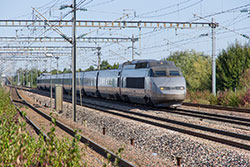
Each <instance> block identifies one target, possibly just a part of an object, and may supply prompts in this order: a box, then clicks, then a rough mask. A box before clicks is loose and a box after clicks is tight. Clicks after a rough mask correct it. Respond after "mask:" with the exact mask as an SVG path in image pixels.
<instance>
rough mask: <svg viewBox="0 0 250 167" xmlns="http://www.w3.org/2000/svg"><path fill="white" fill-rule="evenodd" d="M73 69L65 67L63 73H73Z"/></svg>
mask: <svg viewBox="0 0 250 167" xmlns="http://www.w3.org/2000/svg"><path fill="white" fill-rule="evenodd" d="M71 72H72V71H71V70H70V69H67V68H64V69H63V73H71Z"/></svg>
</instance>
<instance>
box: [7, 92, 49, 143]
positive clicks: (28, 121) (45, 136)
mask: <svg viewBox="0 0 250 167" xmlns="http://www.w3.org/2000/svg"><path fill="white" fill-rule="evenodd" d="M10 91H11V90H10ZM15 91H16V89H15ZM16 94H17V93H16ZM17 96H18V95H17ZM9 97H10V100H11V102H12V104H13V105H14V106H15V109H16V110H17V111H18V112H19V114H20V115H21V117H22V118H23V119H25V121H26V122H27V123H28V124H29V125H30V126H31V127H32V128H33V129H34V130H35V132H36V134H37V135H42V136H43V139H44V141H47V139H49V137H48V136H47V135H46V134H45V133H43V132H42V130H41V129H40V128H39V127H38V126H37V125H36V124H35V123H34V122H33V121H32V120H31V119H29V117H28V116H26V115H24V114H23V113H22V111H21V110H20V109H19V108H18V107H17V105H16V104H15V103H22V104H24V103H23V102H22V101H21V102H20V101H17V100H14V99H13V98H12V97H11V95H10V96H9ZM24 105H25V104H24Z"/></svg>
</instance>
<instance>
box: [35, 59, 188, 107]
mask: <svg viewBox="0 0 250 167" xmlns="http://www.w3.org/2000/svg"><path fill="white" fill-rule="evenodd" d="M37 80H38V81H37V82H38V83H37V85H38V88H39V89H50V85H52V88H53V89H54V87H55V84H61V85H63V90H64V91H65V92H71V90H72V74H71V73H66V74H57V75H42V76H40V77H38V79H37ZM50 80H51V82H50ZM76 85H77V92H78V93H82V94H84V95H87V96H94V97H102V98H108V99H115V100H122V101H127V102H132V103H141V104H147V105H158V106H159V105H164V106H165V105H166V106H173V107H176V106H179V105H181V104H182V102H183V101H184V99H185V97H186V81H185V78H184V77H183V75H182V72H181V69H180V68H178V67H176V66H175V64H174V62H171V61H157V60H134V61H132V62H125V63H123V64H122V65H120V66H119V68H118V69H114V70H100V71H89V72H78V73H76Z"/></svg>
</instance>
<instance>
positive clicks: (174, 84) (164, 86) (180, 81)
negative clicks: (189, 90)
mask: <svg viewBox="0 0 250 167" xmlns="http://www.w3.org/2000/svg"><path fill="white" fill-rule="evenodd" d="M154 83H155V85H156V86H157V87H158V91H160V94H161V96H164V98H166V99H168V100H183V99H185V97H186V81H185V78H184V77H166V78H165V77H164V78H155V79H154Z"/></svg>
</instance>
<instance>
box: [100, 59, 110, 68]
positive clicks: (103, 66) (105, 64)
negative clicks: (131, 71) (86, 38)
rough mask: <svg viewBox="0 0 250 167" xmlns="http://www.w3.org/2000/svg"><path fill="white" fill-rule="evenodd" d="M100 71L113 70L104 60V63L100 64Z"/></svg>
mask: <svg viewBox="0 0 250 167" xmlns="http://www.w3.org/2000/svg"><path fill="white" fill-rule="evenodd" d="M100 69H101V70H107V69H111V65H110V64H109V63H108V61H107V60H103V61H102V63H101V64H100Z"/></svg>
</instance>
